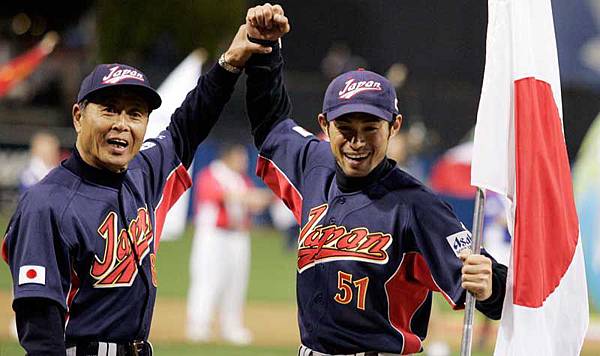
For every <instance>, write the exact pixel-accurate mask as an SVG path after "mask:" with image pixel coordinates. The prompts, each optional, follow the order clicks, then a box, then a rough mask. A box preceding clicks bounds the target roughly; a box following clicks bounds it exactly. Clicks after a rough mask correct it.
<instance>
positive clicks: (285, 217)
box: [269, 198, 300, 252]
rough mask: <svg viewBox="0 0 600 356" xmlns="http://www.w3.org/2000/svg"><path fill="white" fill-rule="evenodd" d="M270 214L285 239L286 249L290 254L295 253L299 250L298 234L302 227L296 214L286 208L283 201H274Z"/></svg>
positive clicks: (274, 224)
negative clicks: (297, 220)
mask: <svg viewBox="0 0 600 356" xmlns="http://www.w3.org/2000/svg"><path fill="white" fill-rule="evenodd" d="M269 214H270V215H271V220H272V221H273V226H274V227H275V228H276V229H277V230H279V231H280V232H281V233H282V234H283V237H284V238H285V243H284V246H285V249H286V251H289V252H295V251H296V249H297V248H298V232H299V231H300V226H299V225H298V223H297V222H296V218H295V217H294V214H293V213H292V212H291V211H290V209H289V208H288V207H287V206H285V203H284V202H283V200H281V199H277V198H276V199H274V200H273V202H272V203H271V206H270V207H269Z"/></svg>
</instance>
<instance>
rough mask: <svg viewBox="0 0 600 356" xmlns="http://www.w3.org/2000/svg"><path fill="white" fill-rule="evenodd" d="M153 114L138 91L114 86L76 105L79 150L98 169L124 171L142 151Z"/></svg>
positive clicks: (74, 113)
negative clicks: (150, 115)
mask: <svg viewBox="0 0 600 356" xmlns="http://www.w3.org/2000/svg"><path fill="white" fill-rule="evenodd" d="M149 114H150V112H149V109H148V104H147V102H146V101H145V100H144V98H143V97H142V96H140V95H137V94H136V93H135V91H131V90H123V89H113V90H110V91H107V92H106V93H100V94H98V95H95V96H93V97H92V98H90V100H89V101H87V103H85V104H82V103H78V104H75V105H74V106H73V125H74V126H75V131H77V143H76V146H77V150H78V151H79V153H80V154H81V158H83V160H84V161H85V162H86V163H87V164H89V165H91V166H93V167H96V168H100V169H108V170H110V171H112V172H122V171H124V170H125V169H126V168H127V165H128V164H129V162H130V161H131V160H132V159H133V157H134V156H135V155H136V154H137V153H138V152H139V150H140V147H141V146H142V142H143V141H144V134H145V133H146V127H147V125H148V115H149Z"/></svg>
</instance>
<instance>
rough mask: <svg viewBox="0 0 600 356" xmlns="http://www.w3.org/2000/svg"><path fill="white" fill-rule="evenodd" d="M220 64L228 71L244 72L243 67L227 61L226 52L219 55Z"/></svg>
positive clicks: (234, 72)
mask: <svg viewBox="0 0 600 356" xmlns="http://www.w3.org/2000/svg"><path fill="white" fill-rule="evenodd" d="M219 65H220V66H221V67H222V68H223V69H225V70H226V71H228V72H230V73H233V74H239V73H241V72H242V69H241V68H238V67H236V66H234V65H231V64H229V63H227V61H226V60H225V53H223V54H222V55H221V57H219Z"/></svg>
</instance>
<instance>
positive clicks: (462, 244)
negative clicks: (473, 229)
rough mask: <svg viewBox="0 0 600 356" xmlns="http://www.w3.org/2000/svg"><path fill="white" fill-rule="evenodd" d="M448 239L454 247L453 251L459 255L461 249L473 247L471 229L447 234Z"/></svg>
mask: <svg viewBox="0 0 600 356" xmlns="http://www.w3.org/2000/svg"><path fill="white" fill-rule="evenodd" d="M446 241H448V244H449V245H450V247H452V251H454V254H455V255H456V257H458V256H459V255H460V253H461V251H463V250H466V249H470V248H471V244H472V242H473V239H472V238H471V233H470V232H469V231H467V230H463V231H459V232H457V233H456V234H452V235H450V236H447V237H446Z"/></svg>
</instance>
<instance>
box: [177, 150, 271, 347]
mask: <svg viewBox="0 0 600 356" xmlns="http://www.w3.org/2000/svg"><path fill="white" fill-rule="evenodd" d="M247 170H248V153H247V150H246V148H245V147H244V146H242V145H239V144H234V145H228V146H224V147H223V149H222V152H221V154H220V156H219V158H218V159H217V160H215V161H213V162H212V163H211V164H210V165H209V166H208V167H206V168H205V169H203V170H202V171H200V173H198V175H199V177H198V179H197V180H196V181H197V184H196V187H195V189H194V195H195V199H194V200H195V201H196V204H197V205H196V213H195V219H194V221H195V233H194V240H193V243H192V252H191V256H190V286H189V291H188V306H187V318H188V321H187V336H188V339H189V340H190V341H193V342H207V341H209V340H210V339H211V338H212V322H213V317H214V316H215V315H216V314H217V313H218V314H219V316H220V323H219V325H220V330H221V336H222V338H223V339H224V340H225V341H227V342H230V343H232V344H236V345H247V344H249V343H250V342H251V341H252V335H251V333H250V331H249V330H248V329H246V327H245V326H244V322H243V314H244V305H245V302H246V290H247V286H248V275H249V272H250V227H251V221H252V214H256V213H258V212H260V211H262V210H263V209H264V208H265V207H267V205H268V204H269V203H270V202H271V199H272V194H271V193H270V192H269V191H268V190H266V189H258V188H255V187H254V186H253V183H252V181H251V179H250V177H249V176H248V175H247Z"/></svg>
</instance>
